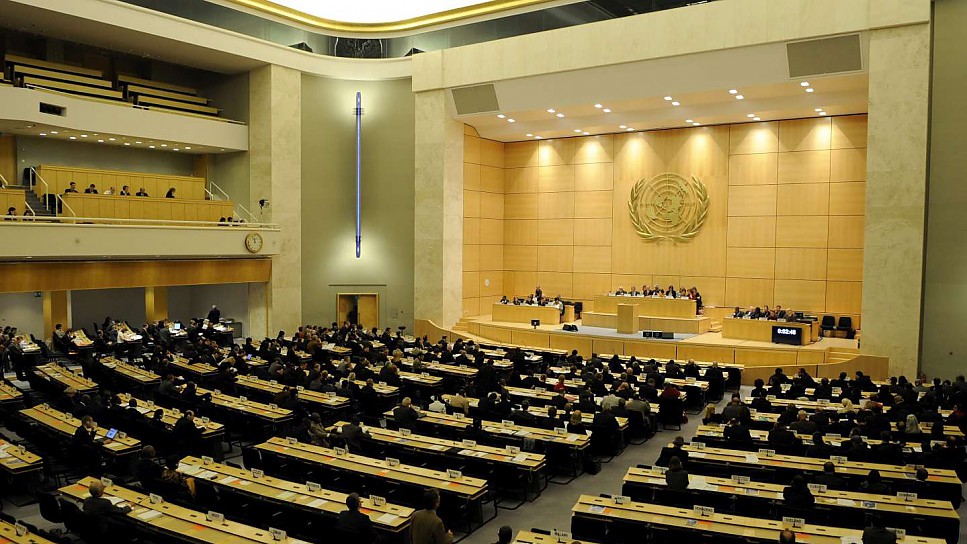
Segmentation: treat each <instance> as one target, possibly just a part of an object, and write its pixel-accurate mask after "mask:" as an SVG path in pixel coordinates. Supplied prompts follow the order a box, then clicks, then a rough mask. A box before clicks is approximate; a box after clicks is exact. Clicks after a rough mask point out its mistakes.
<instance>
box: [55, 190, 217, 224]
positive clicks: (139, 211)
mask: <svg viewBox="0 0 967 544" xmlns="http://www.w3.org/2000/svg"><path fill="white" fill-rule="evenodd" d="M105 189H107V188H106V187H101V186H99V187H98V190H99V191H103V190H105ZM132 190H136V189H132ZM167 190H168V189H167V188H165V189H164V192H167ZM149 194H150V193H149ZM176 194H178V195H179V197H178V198H155V197H146V196H119V195H102V194H96V195H94V194H85V193H69V194H64V195H62V196H63V198H64V202H65V203H66V204H67V206H69V207H70V209H71V210H73V211H74V214H75V215H76V216H77V217H90V218H104V219H156V220H159V221H209V222H212V223H217V222H218V220H219V219H220V218H223V217H229V216H234V215H235V211H234V210H235V204H234V203H233V202H232V201H229V200H203V199H198V200H190V199H186V198H181V195H180V193H176ZM66 211H67V210H66V209H65V212H66Z"/></svg>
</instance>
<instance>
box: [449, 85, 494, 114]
mask: <svg viewBox="0 0 967 544" xmlns="http://www.w3.org/2000/svg"><path fill="white" fill-rule="evenodd" d="M450 94H451V95H452V96H453V105H454V107H456V110H457V115H470V114H473V113H489V112H493V111H497V110H499V109H500V104H498V103H497V91H495V90H494V86H493V84H492V83H486V84H484V85H474V86H472V87H460V88H457V89H451V90H450Z"/></svg>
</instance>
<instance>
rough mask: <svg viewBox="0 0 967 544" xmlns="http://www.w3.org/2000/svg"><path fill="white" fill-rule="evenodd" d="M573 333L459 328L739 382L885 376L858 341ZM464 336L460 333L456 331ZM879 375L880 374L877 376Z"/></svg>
mask: <svg viewBox="0 0 967 544" xmlns="http://www.w3.org/2000/svg"><path fill="white" fill-rule="evenodd" d="M573 324H574V325H577V327H578V331H577V332H566V331H563V330H561V325H540V326H538V327H537V328H536V329H535V328H533V327H531V326H530V325H527V324H524V323H507V322H500V321H493V320H492V319H491V317H490V316H489V315H484V316H475V317H466V318H463V319H462V320H461V328H465V329H466V333H468V334H466V336H468V337H470V338H474V339H476V340H478V341H491V342H497V343H504V344H513V345H519V346H529V347H534V348H548V349H554V350H564V351H570V350H574V349H576V350H578V353H580V354H581V355H582V356H584V357H590V356H591V354H592V353H594V354H612V353H617V354H620V355H634V356H636V357H638V358H642V357H645V358H651V357H654V358H656V359H663V360H668V359H675V360H688V359H695V360H696V361H718V362H723V363H737V364H742V365H745V366H746V369H747V371H746V372H744V373H743V382H747V383H749V384H751V383H752V380H754V379H755V378H767V377H768V376H770V375H771V374H772V372H773V370H774V368H775V367H777V366H778V367H783V368H784V369H785V370H786V372H787V373H789V374H793V373H795V371H796V370H798V368H799V367H805V368H806V369H807V371H808V372H810V374H811V375H813V376H831V377H835V376H836V375H838V374H839V372H840V371H849V372H850V373H852V371H854V370H863V371H864V372H869V373H871V374H874V375H879V374H881V373H882V374H884V377H885V373H886V361H885V358H882V357H872V356H866V355H860V353H859V349H858V343H857V341H856V340H848V339H845V338H822V339H820V340H819V341H818V342H814V343H812V344H809V345H806V346H789V345H783V344H773V343H770V342H757V341H752V340H734V339H729V338H722V334H721V333H719V332H709V333H704V334H682V333H678V334H676V335H675V338H674V339H668V340H664V339H652V338H643V337H642V336H641V333H637V334H620V333H618V332H617V331H616V330H614V329H606V328H602V327H585V326H584V325H583V324H582V322H581V320H577V321H575V322H573ZM454 332H458V333H459V334H461V335H463V334H464V331H454ZM881 369H882V370H881Z"/></svg>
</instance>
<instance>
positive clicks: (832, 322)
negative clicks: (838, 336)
mask: <svg viewBox="0 0 967 544" xmlns="http://www.w3.org/2000/svg"><path fill="white" fill-rule="evenodd" d="M819 326H820V327H823V328H830V329H831V328H833V327H835V326H836V318H835V317H833V316H831V315H824V316H823V320H822V322H821V323H820V324H819Z"/></svg>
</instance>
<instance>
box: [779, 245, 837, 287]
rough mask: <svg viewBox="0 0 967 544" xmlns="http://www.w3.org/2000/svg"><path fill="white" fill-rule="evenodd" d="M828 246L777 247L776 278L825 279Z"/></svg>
mask: <svg viewBox="0 0 967 544" xmlns="http://www.w3.org/2000/svg"><path fill="white" fill-rule="evenodd" d="M827 251H828V250H827V249H826V248H824V247H823V248H804V247H796V248H785V247H780V248H776V278H777V279H779V278H781V279H787V280H825V279H826V253H827Z"/></svg>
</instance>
